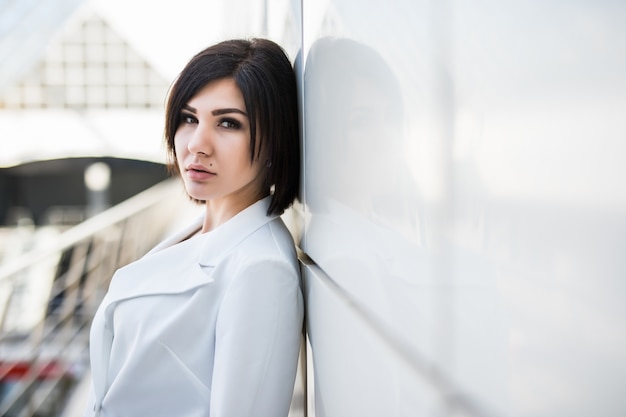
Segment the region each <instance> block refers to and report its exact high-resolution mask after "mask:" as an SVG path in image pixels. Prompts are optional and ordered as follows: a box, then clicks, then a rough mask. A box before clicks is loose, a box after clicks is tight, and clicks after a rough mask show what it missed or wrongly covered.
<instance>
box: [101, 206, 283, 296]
mask: <svg viewBox="0 0 626 417" xmlns="http://www.w3.org/2000/svg"><path fill="white" fill-rule="evenodd" d="M270 198H271V197H266V198H264V199H262V200H259V201H257V202H256V203H254V204H252V205H251V206H249V207H247V208H246V209H244V210H242V211H241V212H240V213H238V214H237V215H236V216H234V217H232V218H231V219H229V220H228V221H227V222H225V223H224V224H222V225H220V226H219V227H218V228H216V229H214V230H212V231H210V232H208V233H204V234H200V235H194V236H191V237H190V238H189V239H187V240H184V241H182V242H181V240H182V239H185V238H186V237H188V236H189V235H190V234H193V232H194V231H197V230H198V228H199V227H201V225H202V221H203V217H200V218H199V219H196V220H195V221H194V222H192V224H191V225H189V226H188V227H186V228H184V229H182V230H181V231H180V232H179V233H176V234H175V235H173V236H171V237H169V238H167V239H165V240H164V241H163V242H162V243H160V244H158V245H157V246H156V247H155V248H154V249H153V250H151V251H150V252H148V253H147V254H146V255H145V256H143V257H142V258H141V259H139V260H137V261H135V262H133V263H131V264H129V265H127V266H125V267H123V268H121V269H120V270H119V271H118V272H117V273H116V275H119V276H116V277H115V278H116V279H113V280H112V281H111V284H110V286H109V291H108V293H107V296H106V300H105V301H106V303H107V304H109V305H111V304H114V303H116V302H119V301H121V300H125V299H129V298H134V297H140V296H144V295H150V294H172V293H182V292H185V291H187V290H190V289H192V288H195V287H199V286H202V285H205V284H208V283H210V282H212V281H213V278H212V277H211V273H212V272H213V269H214V267H215V266H216V265H217V264H218V263H219V262H220V260H221V259H222V258H224V257H225V256H226V255H228V253H230V252H231V251H232V250H233V249H234V248H235V247H236V246H237V245H238V244H239V243H240V242H241V241H243V240H244V239H245V238H246V237H247V236H249V235H250V234H252V233H253V232H254V231H256V230H258V229H259V228H260V227H262V226H263V225H265V224H267V223H268V222H270V221H272V220H273V219H275V218H276V217H278V216H275V215H274V216H267V215H266V213H267V208H268V207H269V203H270Z"/></svg>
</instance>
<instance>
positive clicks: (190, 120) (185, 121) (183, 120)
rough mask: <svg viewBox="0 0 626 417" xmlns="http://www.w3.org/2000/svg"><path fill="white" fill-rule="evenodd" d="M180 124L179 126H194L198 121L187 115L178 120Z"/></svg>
mask: <svg viewBox="0 0 626 417" xmlns="http://www.w3.org/2000/svg"><path fill="white" fill-rule="evenodd" d="M180 123H181V124H188V125H189V124H195V123H198V119H196V118H195V117H194V116H191V115H189V114H183V115H182V116H181V118H180Z"/></svg>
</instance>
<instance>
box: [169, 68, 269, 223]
mask: <svg viewBox="0 0 626 417" xmlns="http://www.w3.org/2000/svg"><path fill="white" fill-rule="evenodd" d="M181 114H182V117H181V124H180V126H179V127H178V129H177V131H176V134H175V135H174V146H175V150H176V160H177V163H178V166H179V168H180V172H181V175H182V178H183V182H184V184H185V189H186V190H187V193H188V194H189V195H190V196H191V197H193V198H195V199H196V200H203V201H205V202H206V203H205V207H206V216H205V221H204V224H203V227H202V231H201V232H202V233H206V232H208V231H211V230H213V229H215V228H216V227H218V226H219V225H221V224H222V223H224V222H226V221H227V220H228V219H230V218H232V217H233V216H235V215H236V214H237V213H239V212H240V211H242V210H243V209H245V208H246V207H248V206H250V205H251V204H253V203H255V202H256V201H258V200H260V199H262V198H263V197H265V196H266V195H267V192H264V191H263V187H262V184H263V180H264V175H263V172H262V171H263V169H264V164H263V163H262V162H261V161H264V160H265V159H264V158H263V156H262V155H261V156H258V157H255V159H254V160H253V161H252V163H251V162H250V121H249V119H248V116H247V113H246V106H245V103H244V99H243V96H242V94H241V91H240V90H239V87H237V85H236V83H235V81H234V80H233V79H230V78H225V79H221V80H216V81H212V82H210V83H209V84H207V85H206V86H204V87H203V88H202V89H201V90H200V91H199V92H198V93H197V94H196V95H195V96H194V97H192V98H191V100H189V102H188V103H187V104H186V105H185V106H184V107H183V110H182V112H181ZM258 142H259V141H258V140H257V143H258ZM255 156H256V152H255Z"/></svg>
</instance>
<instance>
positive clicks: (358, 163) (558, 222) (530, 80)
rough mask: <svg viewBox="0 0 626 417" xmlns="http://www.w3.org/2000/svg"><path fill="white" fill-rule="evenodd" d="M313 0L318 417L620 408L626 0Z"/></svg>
mask: <svg viewBox="0 0 626 417" xmlns="http://www.w3.org/2000/svg"><path fill="white" fill-rule="evenodd" d="M315 4H318V3H316V2H313V1H307V0H305V1H304V3H303V10H304V19H303V35H304V50H303V57H304V74H303V79H304V105H303V109H304V122H305V163H306V170H305V181H304V183H305V191H304V195H305V204H304V208H305V209H304V213H303V218H304V219H306V220H305V222H304V240H303V248H304V250H305V252H306V253H307V255H309V256H310V257H311V258H312V259H313V261H315V263H316V264H317V267H306V268H305V271H306V276H307V285H308V290H307V291H308V292H307V294H308V299H307V301H308V308H309V310H308V321H309V325H310V327H309V331H310V337H311V345H312V351H313V352H312V355H313V362H314V369H315V372H316V373H315V384H316V391H315V396H316V397H317V398H316V403H315V408H316V415H317V416H347V415H359V416H369V415H371V416H379V415H382V414H381V413H382V410H386V411H387V413H385V415H398V416H414V415H425V416H435V415H437V416H439V415H452V414H453V412H452V411H450V409H448V408H447V407H452V408H454V407H455V406H459V407H461V409H462V410H463V404H462V403H461V402H460V401H457V400H455V399H450V398H447V399H446V394H447V393H449V392H448V391H446V390H447V389H453V390H456V391H457V392H460V393H461V394H463V395H466V396H467V398H469V399H470V400H471V401H472V402H473V403H475V404H478V408H476V409H474V410H469V409H467V408H465V412H466V413H467V414H468V415H481V414H486V413H488V412H493V413H494V414H493V415H507V416H520V417H522V416H533V417H539V416H545V417H559V416H567V417H571V416H580V417H585V416H590V415H598V416H600V415H601V416H607V417H618V416H621V415H624V413H625V412H626V400H625V399H624V396H623V387H624V386H626V353H625V352H626V307H625V304H624V302H623V300H624V296H626V281H625V280H624V277H626V260H625V258H624V251H625V249H626V238H624V236H626V215H625V214H624V213H625V209H626V207H625V206H626V187H624V185H623V184H622V183H623V180H624V178H626V164H624V159H625V157H624V155H625V154H626V122H625V120H626V118H624V117H623V114H624V109H625V108H626V75H625V74H626V53H625V52H626V29H625V26H624V25H623V24H622V22H623V21H624V20H625V18H626V4H624V3H622V2H615V1H609V0H603V1H593V2H592V1H578V2H569V1H564V0H559V1H554V2H548V3H546V2H543V1H538V0H536V1H535V0H533V1H509V2H491V1H483V0H480V1H473V2H468V1H457V2H439V1H426V0H418V1H413V0H411V1H409V0H393V1H390V2H385V3H384V4H383V3H380V2H357V1H353V0H334V1H328V2H324V4H323V5H321V6H320V4H318V6H320V7H318V8H317V7H315ZM327 36H330V37H334V38H348V39H351V40H353V41H355V42H356V43H357V44H360V45H361V46H357V45H352V46H348V47H347V48H344V49H342V50H340V51H338V52H337V51H335V52H332V50H333V48H338V46H337V42H336V41H335V42H334V45H331V44H329V43H328V42H326V43H325V41H323V40H321V39H322V38H324V37H327ZM363 46H364V47H367V48H370V49H371V50H370V51H369V52H367V51H365V50H364V49H363ZM333 54H334V55H333ZM325 277H327V278H325ZM326 279H329V280H331V282H334V283H336V284H337V285H338V286H339V288H340V290H339V291H331V290H329V289H328V288H331V289H332V285H331V286H330V287H328V286H326V285H325V284H324V283H325V282H326V281H325V280H326ZM343 296H347V299H344V298H342V297H343ZM347 300H348V301H350V302H352V303H354V304H353V305H355V306H356V307H355V308H354V309H353V308H350V302H348V301H347ZM355 311H361V313H362V314H361V313H359V314H357V313H355ZM381 323H382V325H380V324H381ZM381 341H382V342H381ZM407 347H408V350H409V352H408V354H407V351H406V349H405V348H407ZM405 354H406V355H405ZM407 356H408V357H411V358H413V359H414V361H413V362H412V363H413V365H414V367H413V368H412V370H411V371H407V369H410V367H409V366H408V365H407V364H406V363H405V362H404V359H403V358H405V357H407ZM420 365H425V366H427V368H426V369H420V368H419V366H420ZM434 371H441V372H442V374H443V375H444V376H445V378H444V380H445V381H444V383H441V381H436V380H434V379H433V376H434V375H435V374H436V372H435V374H433V372H434ZM433 387H435V389H434V390H433V389H432V388H433ZM455 415H456V414H455Z"/></svg>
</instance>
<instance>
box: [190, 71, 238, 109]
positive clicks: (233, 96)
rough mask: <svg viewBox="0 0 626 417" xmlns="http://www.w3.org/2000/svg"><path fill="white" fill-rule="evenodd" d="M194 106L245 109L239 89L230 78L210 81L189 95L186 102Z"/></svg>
mask: <svg viewBox="0 0 626 417" xmlns="http://www.w3.org/2000/svg"><path fill="white" fill-rule="evenodd" d="M187 104H188V105H189V106H191V107H194V108H208V109H209V110H212V109H217V108H235V109H239V110H241V111H244V112H245V111H246V104H245V101H244V98H243V94H242V93H241V90H240V89H239V87H238V86H237V83H236V82H235V80H234V79H232V78H222V79H219V80H214V81H210V82H209V83H208V84H206V85H205V86H204V87H202V88H201V89H200V90H198V92H197V93H196V94H195V95H194V96H193V97H191V99H190V100H189V102H188V103H187Z"/></svg>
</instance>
